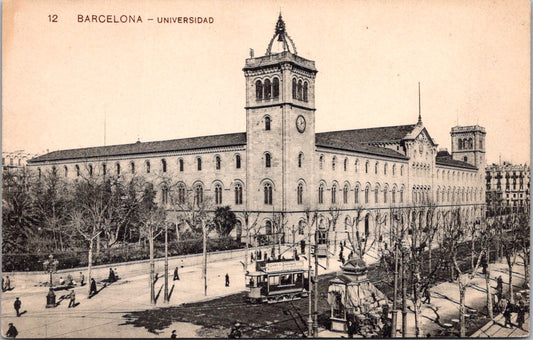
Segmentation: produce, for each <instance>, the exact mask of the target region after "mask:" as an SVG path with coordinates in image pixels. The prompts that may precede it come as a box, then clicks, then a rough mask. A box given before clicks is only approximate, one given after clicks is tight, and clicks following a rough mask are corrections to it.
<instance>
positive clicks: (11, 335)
mask: <svg viewBox="0 0 533 340" xmlns="http://www.w3.org/2000/svg"><path fill="white" fill-rule="evenodd" d="M17 335H19V332H18V331H17V329H16V328H15V326H13V323H12V322H10V323H9V328H8V330H7V333H6V338H16V337H17Z"/></svg>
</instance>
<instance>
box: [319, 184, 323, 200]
mask: <svg viewBox="0 0 533 340" xmlns="http://www.w3.org/2000/svg"><path fill="white" fill-rule="evenodd" d="M323 203H324V184H320V186H319V187H318V204H323Z"/></svg>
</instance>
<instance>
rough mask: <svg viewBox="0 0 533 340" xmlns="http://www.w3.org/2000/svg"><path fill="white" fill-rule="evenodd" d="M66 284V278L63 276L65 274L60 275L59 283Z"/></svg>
mask: <svg viewBox="0 0 533 340" xmlns="http://www.w3.org/2000/svg"><path fill="white" fill-rule="evenodd" d="M64 284H65V279H64V278H63V276H60V277H59V285H60V286H62V285H64Z"/></svg>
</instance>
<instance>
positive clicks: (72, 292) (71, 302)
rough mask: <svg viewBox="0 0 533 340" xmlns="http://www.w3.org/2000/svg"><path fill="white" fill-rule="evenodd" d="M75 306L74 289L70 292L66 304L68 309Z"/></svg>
mask: <svg viewBox="0 0 533 340" xmlns="http://www.w3.org/2000/svg"><path fill="white" fill-rule="evenodd" d="M75 306H76V293H74V289H73V290H72V291H71V292H70V302H69V303H68V308H70V307H73V308H74V307H75Z"/></svg>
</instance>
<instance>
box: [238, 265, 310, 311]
mask: <svg viewBox="0 0 533 340" xmlns="http://www.w3.org/2000/svg"><path fill="white" fill-rule="evenodd" d="M304 268H305V264H304V262H303V261H301V260H299V261H296V260H294V259H288V260H285V259H281V260H273V261H257V262H256V268H255V271H254V272H248V273H246V282H247V283H246V287H248V288H249V289H250V290H249V292H248V300H249V301H250V302H252V303H261V302H267V303H277V302H284V301H292V300H297V299H301V298H302V297H306V296H308V291H309V275H308V271H307V270H305V269H304Z"/></svg>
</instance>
